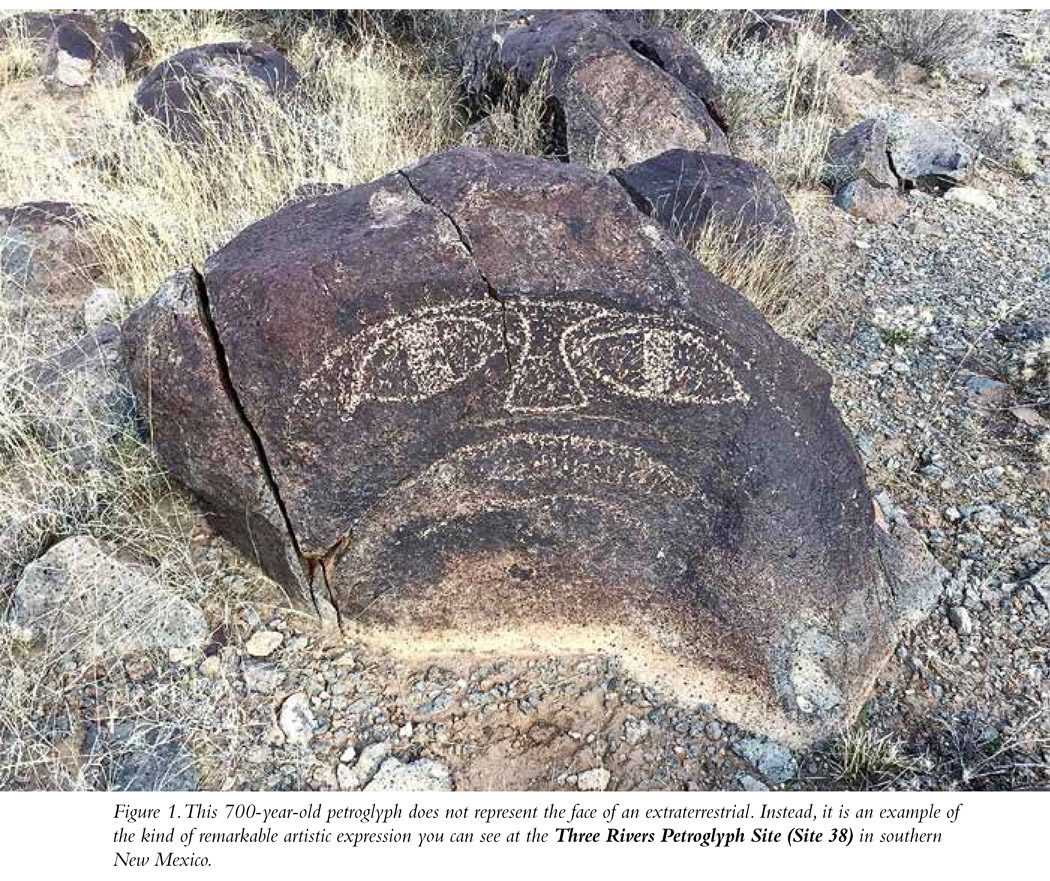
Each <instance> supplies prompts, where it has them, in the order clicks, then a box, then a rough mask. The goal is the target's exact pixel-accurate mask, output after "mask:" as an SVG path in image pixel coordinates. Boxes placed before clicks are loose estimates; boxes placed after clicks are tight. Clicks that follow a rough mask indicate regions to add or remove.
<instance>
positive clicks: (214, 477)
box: [122, 269, 307, 596]
mask: <svg viewBox="0 0 1050 881" xmlns="http://www.w3.org/2000/svg"><path fill="white" fill-rule="evenodd" d="M208 311H209V305H208V303H207V300H206V299H205V298H204V296H203V289H202V285H201V279H200V276H199V275H198V274H197V273H196V271H194V270H192V269H187V270H181V271H179V272H177V273H175V274H174V275H172V276H171V277H170V278H169V279H168V280H167V281H166V282H165V284H164V285H163V287H162V288H161V289H160V290H159V291H158V292H157V293H156V294H154V296H153V297H152V298H151V299H150V300H149V301H148V302H147V303H146V304H145V305H144V306H142V307H141V308H140V309H138V310H137V311H136V312H134V313H133V314H132V315H131V316H130V317H129V318H128V320H127V322H125V324H124V329H123V330H124V332H123V335H122V351H123V355H124V360H125V363H126V364H127V365H128V372H129V375H130V377H131V380H132V385H133V388H134V391H135V395H136V397H137V398H138V402H139V416H140V418H141V420H142V422H143V423H144V426H145V428H146V429H147V430H149V431H150V432H152V435H153V442H154V444H155V445H156V447H157V452H158V453H159V454H160V457H161V459H162V460H163V461H164V462H165V463H166V464H167V466H168V468H169V469H170V471H171V474H172V477H174V478H175V480H177V481H179V482H180V483H182V484H184V485H185V486H188V487H190V488H192V489H193V490H194V491H195V492H196V493H197V495H198V497H199V498H200V499H201V501H202V502H204V504H205V506H206V507H207V508H209V509H210V511H211V513H212V515H213V517H214V521H215V526H216V528H217V529H218V530H219V531H220V532H222V533H223V534H225V535H226V536H227V537H228V538H229V539H230V540H231V541H233V543H234V544H235V545H237V547H238V548H239V549H240V550H241V551H242V552H243V553H244V554H245V555H246V556H247V557H248V558H249V559H251V560H255V561H256V562H257V563H258V564H259V565H260V566H261V567H262V568H263V569H265V570H266V571H267V572H268V573H270V575H271V576H272V577H274V578H275V579H276V580H277V581H279V582H280V583H281V584H283V585H286V586H287V587H288V589H289V590H291V591H292V593H293V594H294V595H297V596H305V595H306V593H307V589H306V587H305V581H304V574H303V569H302V565H301V564H300V562H299V560H298V557H297V553H296V549H295V547H294V545H292V544H290V543H289V539H288V528H287V525H286V523H285V520H284V515H283V513H282V511H281V507H280V505H279V503H278V501H277V500H276V499H275V498H274V494H273V490H272V487H271V481H270V477H269V475H268V474H267V472H266V471H265V470H264V468H263V467H262V466H261V465H260V463H259V459H258V454H257V446H256V444H257V439H256V437H255V436H254V435H253V434H252V432H251V431H249V430H248V429H247V427H246V425H245V423H244V420H243V416H242V414H241V413H240V410H239V406H238V403H237V401H236V398H235V396H233V397H231V396H230V394H229V392H228V387H229V386H228V380H227V379H226V377H225V373H224V369H223V364H224V359H225V356H224V354H223V352H222V349H221V347H219V344H218V342H217V341H216V340H215V339H214V337H213V334H212V329H211V324H210V318H209V316H208ZM168 374H178V376H179V380H178V382H177V383H173V384H172V385H171V386H170V388H168V389H166V390H165V391H164V392H163V393H162V394H160V395H158V396H154V395H153V393H152V387H151V384H152V377H153V376H155V375H156V376H162V375H168ZM158 427H160V431H157V429H158Z"/></svg>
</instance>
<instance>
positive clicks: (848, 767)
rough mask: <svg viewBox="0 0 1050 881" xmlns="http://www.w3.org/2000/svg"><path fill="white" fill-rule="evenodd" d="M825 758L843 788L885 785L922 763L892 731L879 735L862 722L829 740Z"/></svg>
mask: <svg viewBox="0 0 1050 881" xmlns="http://www.w3.org/2000/svg"><path fill="white" fill-rule="evenodd" d="M829 760H830V763H831V766H832V768H833V770H834V772H835V775H836V783H838V784H841V786H842V787H843V788H844V789H864V790H872V789H885V788H886V787H888V786H891V785H892V784H893V783H895V782H896V781H897V780H899V779H900V778H901V777H903V776H904V775H905V774H908V773H911V772H914V771H916V770H918V769H920V768H921V767H922V762H921V761H919V760H918V759H916V758H914V757H912V756H909V755H908V754H907V753H906V752H905V750H904V745H903V744H902V743H901V741H900V740H898V739H897V738H895V737H894V736H893V735H891V734H881V735H880V734H877V733H875V732H874V731H872V730H871V729H869V728H865V727H864V726H863V725H857V726H856V727H854V728H851V729H850V730H849V731H846V732H844V733H843V734H842V735H840V736H839V738H838V739H837V740H835V741H833V743H832V745H831V748H830V750H829Z"/></svg>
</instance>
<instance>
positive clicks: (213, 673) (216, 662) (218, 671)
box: [200, 655, 222, 679]
mask: <svg viewBox="0 0 1050 881" xmlns="http://www.w3.org/2000/svg"><path fill="white" fill-rule="evenodd" d="M200 671H201V676H203V677H204V678H205V679H218V678H219V677H220V676H222V661H221V660H220V659H219V656H218V655H212V656H211V657H208V658H205V659H204V660H203V661H201V665H200Z"/></svg>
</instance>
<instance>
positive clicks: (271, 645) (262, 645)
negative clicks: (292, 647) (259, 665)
mask: <svg viewBox="0 0 1050 881" xmlns="http://www.w3.org/2000/svg"><path fill="white" fill-rule="evenodd" d="M282 642H284V634H283V633H278V632H277V631H276V630H259V631H257V632H255V633H253V634H252V636H251V639H249V640H248V642H246V643H245V645H244V650H245V651H246V652H248V654H249V655H251V656H252V657H253V658H268V657H269V656H270V655H272V654H273V653H274V652H275V651H277V649H278V647H279V646H280V645H281V643H282Z"/></svg>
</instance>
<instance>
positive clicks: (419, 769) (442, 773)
mask: <svg viewBox="0 0 1050 881" xmlns="http://www.w3.org/2000/svg"><path fill="white" fill-rule="evenodd" d="M451 790H452V772H451V771H449V769H448V768H446V767H445V766H444V765H442V764H440V763H438V762H434V761H431V760H430V759H420V760H419V761H417V762H412V763H410V764H407V765H406V764H404V763H403V762H400V761H398V760H397V759H393V758H391V759H387V760H386V761H385V762H383V764H382V766H381V767H380V769H379V771H378V773H377V774H376V775H375V777H373V778H372V782H371V783H369V784H368V785H367V786H366V787H365V792H450V791H451Z"/></svg>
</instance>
